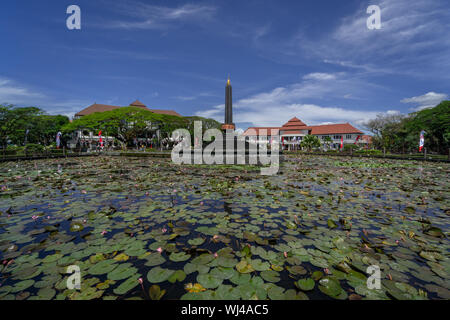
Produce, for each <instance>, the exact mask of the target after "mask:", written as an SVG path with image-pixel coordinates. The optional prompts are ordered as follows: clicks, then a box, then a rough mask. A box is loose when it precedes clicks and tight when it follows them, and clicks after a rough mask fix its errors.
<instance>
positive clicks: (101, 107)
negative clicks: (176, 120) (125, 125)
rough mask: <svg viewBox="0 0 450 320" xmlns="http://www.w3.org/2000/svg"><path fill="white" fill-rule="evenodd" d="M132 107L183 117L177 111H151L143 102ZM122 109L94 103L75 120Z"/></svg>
mask: <svg viewBox="0 0 450 320" xmlns="http://www.w3.org/2000/svg"><path fill="white" fill-rule="evenodd" d="M130 107H138V108H142V109H145V110H148V111H151V112H153V113H158V114H167V115H171V116H178V117H181V115H180V114H179V113H177V112H175V111H172V110H159V109H149V108H147V106H146V105H144V104H143V103H142V102H140V101H139V100H136V101H134V102H132V103H131V104H130ZM118 108H120V107H118V106H111V105H107V104H98V103H94V104H93V105H91V106H89V107H87V108H85V109H83V110H81V111H80V112H78V113H76V114H75V116H74V119H79V118H81V117H83V116H87V115H89V114H92V113H95V112H105V111H111V110H114V109H118Z"/></svg>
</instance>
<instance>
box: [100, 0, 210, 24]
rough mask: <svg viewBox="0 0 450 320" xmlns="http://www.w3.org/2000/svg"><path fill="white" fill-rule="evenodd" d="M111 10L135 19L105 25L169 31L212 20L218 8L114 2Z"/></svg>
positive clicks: (193, 5)
mask: <svg viewBox="0 0 450 320" xmlns="http://www.w3.org/2000/svg"><path fill="white" fill-rule="evenodd" d="M111 8H113V9H114V10H116V11H117V12H119V13H120V14H123V15H126V16H128V17H132V18H133V19H127V20H118V21H113V22H111V23H107V24H105V27H108V28H119V29H154V30H158V29H160V30H161V29H168V28H170V27H173V26H174V24H175V23H181V22H193V23H199V22H200V23H201V22H204V21H205V20H209V19H212V18H213V16H214V15H215V13H216V8H215V7H213V6H210V5H203V4H185V5H181V6H178V7H165V6H156V5H150V4H146V3H142V2H138V1H131V2H119V3H117V2H114V3H112V5H111Z"/></svg>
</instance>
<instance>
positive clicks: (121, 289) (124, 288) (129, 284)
mask: <svg viewBox="0 0 450 320" xmlns="http://www.w3.org/2000/svg"><path fill="white" fill-rule="evenodd" d="M138 279H139V276H138V275H136V276H133V277H131V278H128V279H127V280H125V281H124V282H122V283H121V284H120V285H119V286H118V287H117V288H115V289H114V290H113V291H114V293H115V294H117V295H124V294H125V293H127V292H129V291H131V290H132V289H134V288H135V287H136V286H138V285H139V281H138Z"/></svg>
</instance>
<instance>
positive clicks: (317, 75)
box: [303, 72, 336, 81]
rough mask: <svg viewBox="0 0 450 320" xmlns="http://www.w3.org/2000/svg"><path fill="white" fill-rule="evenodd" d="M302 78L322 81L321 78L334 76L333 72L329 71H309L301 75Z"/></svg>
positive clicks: (327, 78)
mask: <svg viewBox="0 0 450 320" xmlns="http://www.w3.org/2000/svg"><path fill="white" fill-rule="evenodd" d="M303 79H304V80H319V81H323V80H334V79H336V76H335V75H334V74H331V73H320V72H315V73H310V74H307V75H305V76H303Z"/></svg>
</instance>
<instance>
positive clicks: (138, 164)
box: [0, 156, 450, 300]
mask: <svg viewBox="0 0 450 320" xmlns="http://www.w3.org/2000/svg"><path fill="white" fill-rule="evenodd" d="M449 171H450V165H449V164H447V163H420V162H414V161H398V160H382V159H357V158H333V157H323V156H322V157H321V156H316V157H315V156H295V157H291V158H289V159H287V160H286V161H284V162H283V163H282V164H281V168H280V171H279V173H278V174H277V175H276V176H261V175H260V168H258V167H252V166H207V165H182V166H179V165H175V164H173V163H171V162H170V159H169V160H168V159H155V158H131V157H95V158H71V159H49V160H38V161H22V162H8V163H2V164H0V187H1V190H0V261H1V265H0V275H1V277H0V299H3V300H8V299H73V300H78V299H112V300H114V299H154V300H158V299H189V300H191V299H209V300H210V299H289V300H291V299H300V300H306V299H341V300H344V299H450V281H449V279H450V260H449V248H450V246H449V240H448V236H449V215H450V205H449V204H450V201H449V200H450V199H449V198H450V193H449V187H450V184H449ZM73 265H75V266H78V267H79V269H80V271H81V290H75V289H72V290H70V289H68V288H67V280H68V279H69V277H70V276H71V274H69V273H67V269H68V267H69V266H73ZM369 266H377V267H379V268H380V274H381V287H380V289H369V288H368V286H367V279H368V277H370V276H371V275H370V274H369V273H368V270H367V268H368V267H369Z"/></svg>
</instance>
